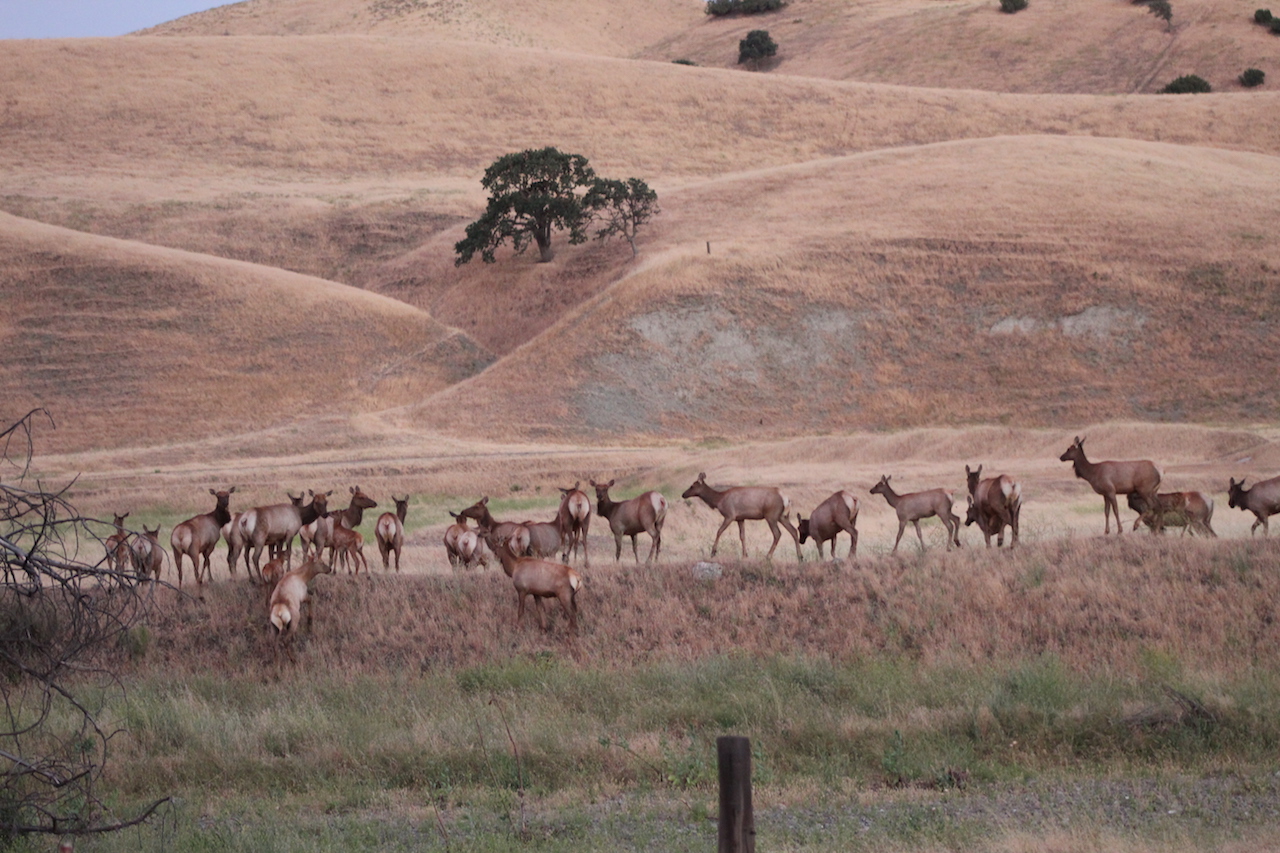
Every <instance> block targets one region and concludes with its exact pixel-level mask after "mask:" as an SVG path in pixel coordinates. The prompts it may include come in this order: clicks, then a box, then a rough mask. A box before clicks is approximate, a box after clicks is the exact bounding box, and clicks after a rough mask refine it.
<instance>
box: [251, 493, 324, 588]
mask: <svg viewBox="0 0 1280 853" xmlns="http://www.w3.org/2000/svg"><path fill="white" fill-rule="evenodd" d="M286 494H288V493H287V492H286ZM318 498H320V496H319V495H313V496H312V499H311V503H309V504H307V505H306V506H303V505H302V499H303V496H302V495H299V496H298V497H296V498H295V497H294V496H293V495H289V500H290V501H291V503H287V504H271V505H269V506H256V507H254V508H253V509H251V510H248V511H246V512H245V513H244V514H243V515H241V516H240V535H241V536H243V537H244V545H245V566H246V569H247V570H248V571H249V579H250V580H252V579H253V569H256V570H257V572H258V578H259V579H261V578H262V549H263V548H266V547H268V546H271V547H272V549H273V551H272V553H271V554H269V555H268V559H270V558H271V557H273V556H278V555H280V554H283V555H284V558H285V562H286V564H291V563H292V560H293V552H292V549H287V546H288V545H289V543H292V542H293V537H294V536H297V535H298V530H299V529H301V527H302V525H304V524H310V523H311V522H312V521H315V519H316V517H317V515H318V512H319V511H320V510H321V509H322V508H323V507H324V500H320V503H319V505H317V503H316V500H317V499H318ZM249 549H253V551H252V553H253V566H252V569H248V568H247V567H248V566H249Z"/></svg>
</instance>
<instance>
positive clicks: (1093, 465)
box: [1058, 436, 1164, 535]
mask: <svg viewBox="0 0 1280 853" xmlns="http://www.w3.org/2000/svg"><path fill="white" fill-rule="evenodd" d="M1058 460H1059V461H1061V462H1070V463H1072V467H1073V468H1074V470H1075V473H1076V476H1077V477H1079V478H1080V479H1082V480H1084V481H1086V482H1087V483H1088V484H1089V485H1090V486H1092V487H1093V490H1094V491H1095V492H1097V493H1098V494H1100V495H1102V501H1103V504H1102V515H1103V520H1104V523H1105V530H1104V535H1105V534H1106V533H1110V532H1111V516H1112V515H1114V516H1115V517H1116V533H1117V534H1119V533H1122V532H1123V531H1124V524H1123V523H1122V522H1121V521H1120V505H1119V504H1118V503H1116V495H1128V494H1132V493H1134V492H1136V493H1138V494H1140V495H1142V497H1144V498H1145V499H1146V501H1147V505H1148V506H1155V504H1156V489H1157V488H1159V486H1160V480H1161V478H1162V477H1163V476H1164V475H1163V474H1162V473H1161V472H1160V469H1159V468H1157V467H1156V466H1155V463H1154V462H1151V461H1150V460H1148V459H1139V460H1134V461H1129V462H1090V461H1089V460H1088V459H1086V458H1085V455H1084V439H1083V438H1080V437H1079V436H1076V440H1075V441H1074V442H1072V444H1071V446H1070V447H1068V448H1067V449H1066V450H1065V451H1063V453H1062V455H1061V456H1059V457H1058ZM1160 526H1161V524H1160V517H1159V516H1158V515H1157V517H1156V529H1159V528H1160Z"/></svg>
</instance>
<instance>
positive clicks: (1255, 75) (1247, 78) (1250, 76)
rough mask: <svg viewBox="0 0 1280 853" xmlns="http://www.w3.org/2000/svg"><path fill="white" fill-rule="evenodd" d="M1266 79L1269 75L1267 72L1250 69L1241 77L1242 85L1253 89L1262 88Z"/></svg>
mask: <svg viewBox="0 0 1280 853" xmlns="http://www.w3.org/2000/svg"><path fill="white" fill-rule="evenodd" d="M1266 79H1267V74H1266V72H1265V71H1261V70H1259V69H1257V68H1250V69H1248V70H1246V71H1245V72H1244V73H1243V74H1241V75H1240V85H1241V86H1244V87H1246V88H1248V89H1252V88H1253V87H1254V86H1261V85H1262V81H1263V80H1266Z"/></svg>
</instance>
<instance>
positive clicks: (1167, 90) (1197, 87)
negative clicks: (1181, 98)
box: [1160, 74, 1213, 95]
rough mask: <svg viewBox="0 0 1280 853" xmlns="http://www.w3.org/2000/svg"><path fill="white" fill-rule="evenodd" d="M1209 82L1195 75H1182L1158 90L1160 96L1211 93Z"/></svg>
mask: <svg viewBox="0 0 1280 853" xmlns="http://www.w3.org/2000/svg"><path fill="white" fill-rule="evenodd" d="M1212 91H1213V87H1212V86H1210V85H1209V81H1208V80H1206V79H1204V78H1203V77H1197V76H1196V75H1195V74H1184V75H1183V76H1181V77H1179V78H1178V79H1176V80H1174V81H1173V82H1172V83H1170V84H1169V85H1168V86H1165V87H1164V88H1163V89H1161V90H1160V93H1161V94H1162V95H1195V94H1203V93H1205V92H1212Z"/></svg>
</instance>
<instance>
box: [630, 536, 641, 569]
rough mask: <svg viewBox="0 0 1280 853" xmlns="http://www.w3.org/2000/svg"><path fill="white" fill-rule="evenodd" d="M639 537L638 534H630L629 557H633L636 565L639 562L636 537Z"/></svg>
mask: <svg viewBox="0 0 1280 853" xmlns="http://www.w3.org/2000/svg"><path fill="white" fill-rule="evenodd" d="M639 535H640V534H638V533H632V534H631V556H632V557H635V560H636V562H637V563H638V562H640V551H639V549H637V548H636V537H637V536H639Z"/></svg>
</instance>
